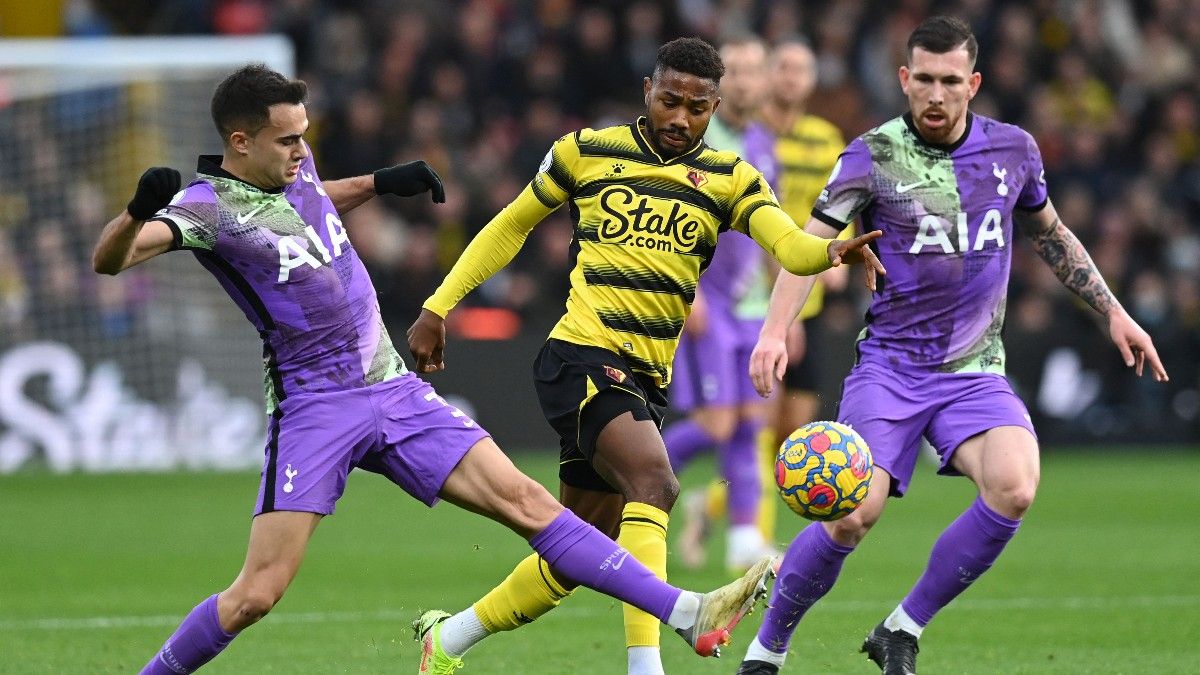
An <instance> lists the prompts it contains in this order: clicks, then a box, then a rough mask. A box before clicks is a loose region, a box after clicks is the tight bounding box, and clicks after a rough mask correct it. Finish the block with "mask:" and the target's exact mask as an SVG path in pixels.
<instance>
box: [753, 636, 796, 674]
mask: <svg viewBox="0 0 1200 675" xmlns="http://www.w3.org/2000/svg"><path fill="white" fill-rule="evenodd" d="M785 659H787V652H786V651H785V652H782V653H780V652H773V651H771V650H770V649H767V648H766V647H764V646H763V644H762V643H761V642H759V641H758V636H757V635H756V636H754V639H753V640H752V641H751V642H750V646H749V647H747V648H746V658H745V659H743V660H744V661H766V662H767V663H771V664H774V665H776V666H779V667H781V668H782V667H783V662H784V660H785Z"/></svg>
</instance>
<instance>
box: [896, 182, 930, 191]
mask: <svg viewBox="0 0 1200 675" xmlns="http://www.w3.org/2000/svg"><path fill="white" fill-rule="evenodd" d="M928 182H929V180H928V179H926V180H919V181H917V182H915V183H909V184H908V185H905V184H904V183H903V182H901V181H896V194H898V195H902V194H904V193H905V192H908V191H909V190H911V189H913V188H915V187H917V186H919V185H924V184H926V183H928Z"/></svg>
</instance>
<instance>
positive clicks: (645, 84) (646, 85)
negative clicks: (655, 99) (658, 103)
mask: <svg viewBox="0 0 1200 675" xmlns="http://www.w3.org/2000/svg"><path fill="white" fill-rule="evenodd" d="M653 86H654V82H653V81H652V80H651V79H650V78H648V77H644V78H642V96H643V98H645V100H646V107H647V108H649V107H650V89H651V87H653Z"/></svg>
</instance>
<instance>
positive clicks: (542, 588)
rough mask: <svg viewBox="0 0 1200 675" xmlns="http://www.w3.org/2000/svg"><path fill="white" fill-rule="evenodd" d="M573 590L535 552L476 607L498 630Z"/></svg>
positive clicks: (486, 623) (487, 625) (542, 610)
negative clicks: (552, 572)
mask: <svg viewBox="0 0 1200 675" xmlns="http://www.w3.org/2000/svg"><path fill="white" fill-rule="evenodd" d="M572 590H574V589H572ZM570 594H571V591H568V590H566V589H565V588H563V587H562V585H561V584H559V583H558V581H557V580H555V578H554V577H553V576H552V575H551V574H550V566H549V565H547V564H546V561H544V560H542V559H541V557H539V556H538V554H536V553H534V554H533V555H531V556H529V557H528V558H525V559H524V560H522V561H521V562H520V563H518V564H517V566H516V568H514V569H513V571H512V572H511V573H510V574H509V575H508V578H506V579H505V580H504V581H502V582H500V585H499V586H496V587H495V588H493V589H492V590H490V591H488V594H487V595H485V596H483V597H482V598H480V599H479V601H478V602H476V603H475V605H474V608H475V613H476V614H477V615H479V621H480V623H482V624H483V627H484V628H486V629H487V631H488V633H497V632H500V631H506V630H513V629H514V628H517V627H519V626H522V625H524V624H527V623H532V622H533V620H534V619H536V618H538V617H539V616H541V615H543V614H545V613H546V612H549V611H550V610H552V609H554V608H555V607H557V606H558V603H559V602H561V601H562V599H563V598H565V597H567V596H568V595H570ZM657 621H658V620H657V619H655V622H656V623H657Z"/></svg>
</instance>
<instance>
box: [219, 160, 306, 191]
mask: <svg viewBox="0 0 1200 675" xmlns="http://www.w3.org/2000/svg"><path fill="white" fill-rule="evenodd" d="M222 159H224V158H223V157H222V156H221V155H200V158H199V159H197V160H196V173H202V174H205V175H207V176H216V177H217V178H228V179H229V180H236V181H237V182H239V183H241V184H243V185H247V186H249V187H252V188H254V189H255V190H258V191H259V192H266V193H268V194H280V193H282V192H283V188H284V187H287V186H286V185H285V186H282V187H277V188H273V189H270V190H264V189H263V188H260V187H258V186H257V185H254V184H253V183H247V182H246V181H244V180H242V179H241V178H238V177H237V176H235V175H233V174H231V173H229V172H228V171H226V170H225V169H222V168H221V160H222Z"/></svg>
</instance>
